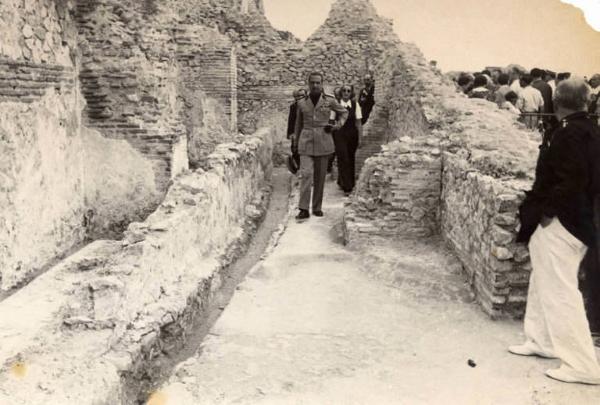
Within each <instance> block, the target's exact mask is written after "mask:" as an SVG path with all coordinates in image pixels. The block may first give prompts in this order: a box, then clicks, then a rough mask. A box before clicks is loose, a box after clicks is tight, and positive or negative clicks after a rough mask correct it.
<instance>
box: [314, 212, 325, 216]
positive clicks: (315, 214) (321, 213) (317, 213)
mask: <svg viewBox="0 0 600 405" xmlns="http://www.w3.org/2000/svg"><path fill="white" fill-rule="evenodd" d="M313 215H314V216H315V217H322V216H323V211H313Z"/></svg>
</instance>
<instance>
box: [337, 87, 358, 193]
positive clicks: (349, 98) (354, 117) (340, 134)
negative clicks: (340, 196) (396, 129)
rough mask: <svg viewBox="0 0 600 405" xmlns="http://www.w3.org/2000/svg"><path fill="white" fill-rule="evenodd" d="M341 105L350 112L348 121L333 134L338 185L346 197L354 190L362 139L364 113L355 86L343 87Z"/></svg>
mask: <svg viewBox="0 0 600 405" xmlns="http://www.w3.org/2000/svg"><path fill="white" fill-rule="evenodd" d="M341 96H342V98H341V100H340V104H341V105H342V107H345V108H346V109H347V110H348V119H347V120H346V123H345V124H344V126H343V127H342V128H340V129H339V130H338V131H335V132H334V133H333V140H334V143H335V155H336V156H337V159H338V181H337V183H338V185H339V186H340V188H341V189H342V190H344V192H345V193H346V195H348V194H350V193H351V192H352V190H353V189H354V182H355V176H356V173H355V156H356V149H358V146H359V145H360V138H361V137H362V123H361V119H362V111H361V109H360V105H359V104H358V103H357V102H356V100H355V98H354V88H353V86H349V85H346V84H345V85H343V86H342V88H341Z"/></svg>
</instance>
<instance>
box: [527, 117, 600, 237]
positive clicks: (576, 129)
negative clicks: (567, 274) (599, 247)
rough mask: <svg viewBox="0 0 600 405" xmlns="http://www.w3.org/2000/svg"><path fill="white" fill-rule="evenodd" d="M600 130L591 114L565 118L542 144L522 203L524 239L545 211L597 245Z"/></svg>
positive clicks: (548, 215)
mask: <svg viewBox="0 0 600 405" xmlns="http://www.w3.org/2000/svg"><path fill="white" fill-rule="evenodd" d="M599 156H600V128H598V125H597V124H596V123H594V121H592V120H591V119H590V118H589V116H588V115H587V114H586V113H585V112H579V113H574V114H571V115H569V116H568V117H565V118H564V119H563V120H562V121H561V124H560V126H559V127H558V128H557V129H556V130H555V131H554V132H553V133H552V135H551V139H550V140H545V142H544V143H543V144H542V145H541V146H540V155H539V157H538V162H537V166H536V172H535V182H534V184H533V188H532V190H531V191H530V192H529V193H528V194H527V197H526V198H525V201H524V202H523V204H522V205H521V209H520V219H521V231H520V234H519V238H518V240H519V241H527V240H528V239H529V236H530V235H531V233H533V231H535V228H536V227H537V224H538V223H539V221H540V219H541V217H542V215H545V216H547V217H548V218H552V217H557V218H558V219H559V221H560V222H561V224H562V225H563V226H564V227H565V228H566V229H567V230H568V231H569V232H570V233H571V234H572V235H573V236H575V237H576V238H577V239H579V240H580V241H581V242H583V243H585V244H586V245H587V246H592V245H594V244H595V239H596V232H597V230H596V229H595V226H594V221H593V218H594V200H595V199H596V198H597V196H598V195H600V159H599Z"/></svg>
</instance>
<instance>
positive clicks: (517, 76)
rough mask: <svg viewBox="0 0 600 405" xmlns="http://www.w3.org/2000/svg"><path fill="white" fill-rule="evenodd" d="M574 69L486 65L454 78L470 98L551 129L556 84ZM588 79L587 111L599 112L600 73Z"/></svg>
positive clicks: (542, 127)
mask: <svg viewBox="0 0 600 405" xmlns="http://www.w3.org/2000/svg"><path fill="white" fill-rule="evenodd" d="M570 77H571V73H569V72H562V73H558V74H557V73H555V72H553V71H551V70H545V69H540V68H534V69H531V71H529V72H527V71H526V70H524V69H523V68H521V67H518V66H512V67H509V68H507V69H491V70H490V69H486V70H483V71H481V72H477V73H461V74H460V75H459V76H458V77H456V78H455V82H456V84H457V86H458V88H459V89H460V90H461V91H462V92H463V93H465V94H466V95H468V96H469V97H470V98H480V99H485V100H488V101H490V102H493V103H496V104H497V105H498V107H499V108H501V109H503V110H507V111H510V112H512V113H514V114H515V115H519V120H520V121H521V122H523V123H524V124H525V125H527V127H528V128H530V129H539V130H541V131H544V130H548V129H549V128H550V127H552V126H553V125H554V124H555V118H554V107H553V101H552V98H553V94H554V92H555V90H556V86H557V85H558V83H560V82H561V81H563V80H566V79H569V78H570ZM585 81H586V82H587V83H588V85H589V86H590V88H591V99H590V101H589V104H588V112H589V113H590V114H592V115H596V118H597V116H598V115H600V103H599V98H600V74H594V75H593V76H592V77H591V78H590V79H589V80H588V79H587V78H585Z"/></svg>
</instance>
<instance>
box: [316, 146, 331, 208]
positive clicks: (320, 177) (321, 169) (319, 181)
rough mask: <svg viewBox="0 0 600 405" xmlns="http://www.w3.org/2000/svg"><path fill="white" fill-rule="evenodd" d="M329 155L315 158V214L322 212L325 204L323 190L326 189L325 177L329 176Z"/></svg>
mask: <svg viewBox="0 0 600 405" xmlns="http://www.w3.org/2000/svg"><path fill="white" fill-rule="evenodd" d="M328 160H329V155H326V156H313V162H314V189H313V197H312V209H313V212H319V211H321V207H322V204H323V189H324V188H325V176H326V175H327V162H328Z"/></svg>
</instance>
